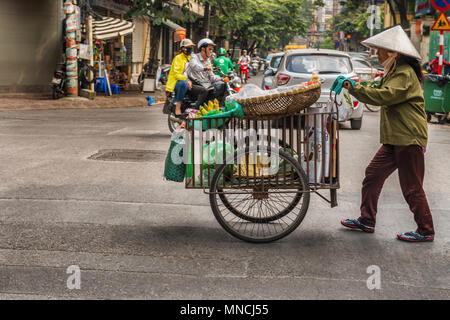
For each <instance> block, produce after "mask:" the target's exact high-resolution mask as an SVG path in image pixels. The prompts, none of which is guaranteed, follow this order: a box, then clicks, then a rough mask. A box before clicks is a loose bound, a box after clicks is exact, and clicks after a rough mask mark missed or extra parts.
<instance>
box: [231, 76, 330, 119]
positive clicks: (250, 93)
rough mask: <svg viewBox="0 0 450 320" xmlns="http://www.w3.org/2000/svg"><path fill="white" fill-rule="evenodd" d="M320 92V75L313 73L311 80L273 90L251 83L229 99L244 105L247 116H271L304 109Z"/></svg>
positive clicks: (315, 99)
mask: <svg viewBox="0 0 450 320" xmlns="http://www.w3.org/2000/svg"><path fill="white" fill-rule="evenodd" d="M320 92H321V83H320V81H319V77H318V75H317V74H313V75H312V77H311V80H310V81H309V82H303V83H301V84H298V85H293V86H288V87H280V88H276V89H272V90H262V89H260V88H259V87H257V86H255V85H253V84H249V85H247V86H245V87H244V88H243V89H242V90H240V91H239V93H237V94H234V95H231V96H228V97H227V101H236V102H238V103H239V104H240V105H242V109H243V111H244V114H245V115H246V116H256V117H260V118H270V117H271V116H279V115H289V114H295V113H298V112H300V111H302V110H303V109H305V108H307V107H309V106H311V105H312V104H314V103H315V102H316V101H317V100H318V99H319V97H320Z"/></svg>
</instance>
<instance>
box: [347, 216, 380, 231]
mask: <svg viewBox="0 0 450 320" xmlns="http://www.w3.org/2000/svg"><path fill="white" fill-rule="evenodd" d="M341 224H342V225H343V226H345V227H347V228H350V229H360V230H362V231H364V232H369V233H373V232H375V227H371V226H366V225H365V224H362V223H361V222H359V220H358V219H343V220H341Z"/></svg>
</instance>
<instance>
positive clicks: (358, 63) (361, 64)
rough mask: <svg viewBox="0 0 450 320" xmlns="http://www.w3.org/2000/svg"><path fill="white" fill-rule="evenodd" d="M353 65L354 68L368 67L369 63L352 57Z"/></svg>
mask: <svg viewBox="0 0 450 320" xmlns="http://www.w3.org/2000/svg"><path fill="white" fill-rule="evenodd" d="M352 63H353V67H355V68H370V67H371V66H370V64H369V63H368V62H365V61H362V60H354V59H352Z"/></svg>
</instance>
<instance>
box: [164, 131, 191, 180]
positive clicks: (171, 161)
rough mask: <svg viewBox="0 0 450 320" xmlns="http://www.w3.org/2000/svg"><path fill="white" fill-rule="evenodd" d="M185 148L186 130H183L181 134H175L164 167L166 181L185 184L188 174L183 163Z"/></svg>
mask: <svg viewBox="0 0 450 320" xmlns="http://www.w3.org/2000/svg"><path fill="white" fill-rule="evenodd" d="M184 146H185V140H184V130H181V131H180V132H179V133H177V132H174V133H173V135H172V138H171V141H170V147H169V151H168V153H167V156H166V162H165V165H164V177H165V178H166V180H169V181H175V182H183V180H184V176H185V173H186V165H185V163H184V161H183V149H184Z"/></svg>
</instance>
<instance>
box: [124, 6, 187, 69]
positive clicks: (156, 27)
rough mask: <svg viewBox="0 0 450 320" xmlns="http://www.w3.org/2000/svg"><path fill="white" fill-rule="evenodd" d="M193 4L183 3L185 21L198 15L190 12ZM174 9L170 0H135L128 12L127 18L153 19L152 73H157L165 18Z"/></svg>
mask: <svg viewBox="0 0 450 320" xmlns="http://www.w3.org/2000/svg"><path fill="white" fill-rule="evenodd" d="M190 7H191V4H190V3H189V1H187V2H185V3H183V5H182V7H181V10H182V12H183V14H184V20H185V21H189V22H191V21H195V19H196V17H195V16H194V15H193V14H191V13H190V10H189V9H190ZM172 14H173V10H172V7H171V2H170V1H165V0H151V1H147V0H134V1H133V6H132V7H131V9H130V10H129V11H128V12H127V14H126V16H125V17H126V18H129V17H132V16H148V17H150V18H151V20H152V23H151V24H152V32H151V33H150V43H151V46H150V61H151V62H152V65H151V74H153V75H155V74H156V71H157V68H158V63H156V62H157V60H158V52H159V45H160V39H161V29H162V23H163V21H164V20H165V19H170V18H171V17H172Z"/></svg>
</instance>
